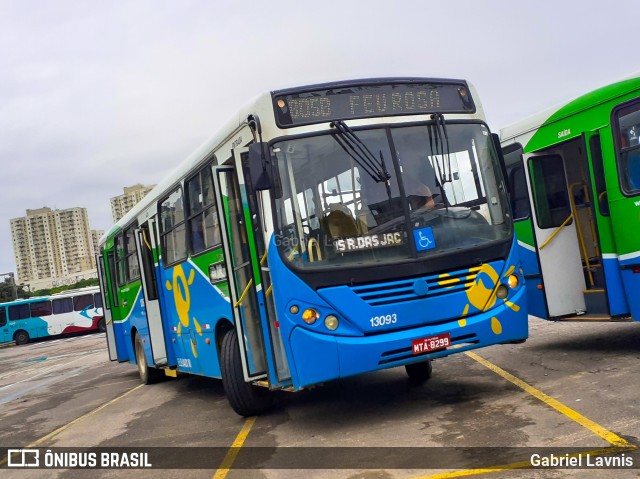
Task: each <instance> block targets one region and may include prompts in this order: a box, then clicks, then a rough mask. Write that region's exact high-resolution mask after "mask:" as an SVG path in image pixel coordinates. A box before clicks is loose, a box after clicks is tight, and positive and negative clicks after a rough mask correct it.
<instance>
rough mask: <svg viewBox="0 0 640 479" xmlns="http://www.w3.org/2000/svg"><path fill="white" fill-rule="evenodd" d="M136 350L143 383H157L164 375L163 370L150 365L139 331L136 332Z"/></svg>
mask: <svg viewBox="0 0 640 479" xmlns="http://www.w3.org/2000/svg"><path fill="white" fill-rule="evenodd" d="M135 352H136V363H138V373H139V374H140V381H142V384H153V383H157V382H158V381H159V380H160V379H161V378H162V376H163V374H162V371H160V370H159V369H156V368H153V367H150V366H149V363H148V362H147V356H146V355H145V354H144V347H143V346H142V339H140V335H139V334H138V333H136V339H135Z"/></svg>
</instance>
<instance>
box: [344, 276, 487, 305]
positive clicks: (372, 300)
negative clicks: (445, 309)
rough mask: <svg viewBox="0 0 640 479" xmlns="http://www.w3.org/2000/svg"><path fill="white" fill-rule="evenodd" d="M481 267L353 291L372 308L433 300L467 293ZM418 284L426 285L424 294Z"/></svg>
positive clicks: (363, 287)
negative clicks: (420, 291)
mask: <svg viewBox="0 0 640 479" xmlns="http://www.w3.org/2000/svg"><path fill="white" fill-rule="evenodd" d="M479 271H480V267H479V266H478V267H475V268H471V269H468V270H467V269H465V270H462V271H454V272H449V273H441V274H435V275H431V276H425V277H422V278H412V279H407V280H402V281H392V282H388V283H381V284H376V285H364V286H352V287H351V289H352V291H353V292H354V293H355V294H357V295H358V297H360V299H362V300H363V301H364V302H365V303H367V304H369V305H370V306H381V305H385V304H393V303H401V302H405V301H412V300H416V299H423V298H432V297H435V296H441V295H443V294H450V293H456V292H459V291H466V290H467V289H469V288H470V287H471V286H472V285H473V284H474V282H475V280H476V276H477V275H478V272H479ZM418 283H422V285H424V284H425V283H426V287H424V290H425V291H424V292H423V293H422V294H418V293H417V292H416V289H419V287H416V285H417V284H418Z"/></svg>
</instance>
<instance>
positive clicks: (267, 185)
mask: <svg viewBox="0 0 640 479" xmlns="http://www.w3.org/2000/svg"><path fill="white" fill-rule="evenodd" d="M248 166H249V175H250V177H251V186H253V189H254V190H255V191H260V190H269V189H271V188H272V187H273V178H272V176H271V154H270V153H269V145H268V144H267V143H252V144H251V145H249V165H248Z"/></svg>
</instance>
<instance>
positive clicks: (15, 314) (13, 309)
mask: <svg viewBox="0 0 640 479" xmlns="http://www.w3.org/2000/svg"><path fill="white" fill-rule="evenodd" d="M30 316H31V311H30V310H29V304H16V305H13V306H9V320H10V321H15V320H17V319H27V318H29V317H30Z"/></svg>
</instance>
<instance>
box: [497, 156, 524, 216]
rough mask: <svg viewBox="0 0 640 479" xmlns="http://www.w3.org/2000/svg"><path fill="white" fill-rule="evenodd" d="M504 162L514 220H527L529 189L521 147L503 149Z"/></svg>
mask: <svg viewBox="0 0 640 479" xmlns="http://www.w3.org/2000/svg"><path fill="white" fill-rule="evenodd" d="M503 155H504V161H505V164H506V167H507V181H508V182H509V186H510V189H511V194H510V195H509V198H510V200H511V210H512V212H513V219H514V220H521V219H524V218H528V217H529V216H530V215H531V206H530V204H529V189H528V188H527V178H526V177H525V174H524V164H523V163H522V145H520V144H515V145H509V146H507V147H506V148H504V149H503Z"/></svg>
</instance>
